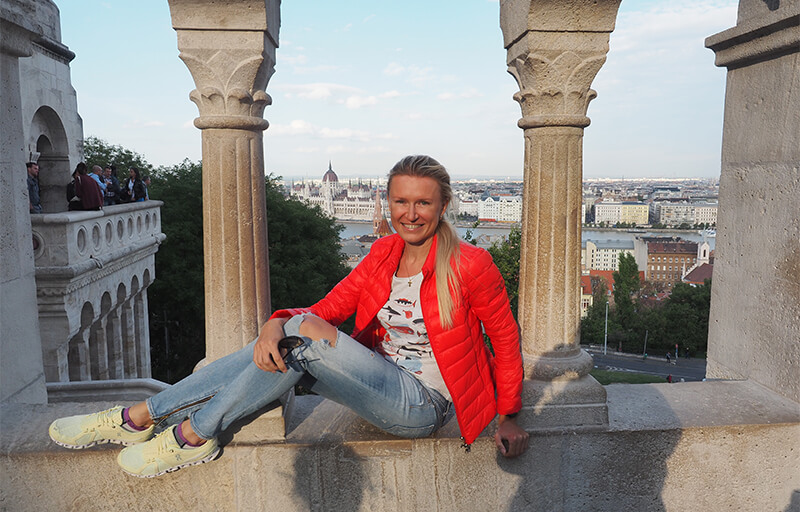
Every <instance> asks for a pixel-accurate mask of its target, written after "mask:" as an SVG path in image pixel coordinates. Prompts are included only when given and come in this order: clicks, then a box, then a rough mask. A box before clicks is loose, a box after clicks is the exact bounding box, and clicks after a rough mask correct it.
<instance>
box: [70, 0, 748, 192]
mask: <svg viewBox="0 0 800 512" xmlns="http://www.w3.org/2000/svg"><path fill="white" fill-rule="evenodd" d="M56 3H57V5H58V7H59V9H60V11H61V29H62V42H63V43H64V44H65V45H67V46H68V47H69V48H70V49H71V50H72V51H73V52H75V53H76V55H77V56H76V58H75V60H73V61H72V63H71V70H72V84H73V87H74V88H75V89H76V91H77V94H78V112H79V114H80V115H81V117H82V118H83V129H84V135H85V136H96V137H99V138H100V139H103V140H105V141H107V142H109V143H111V144H118V145H121V146H124V147H125V148H127V149H131V150H133V151H136V152H138V153H141V154H143V155H144V156H145V158H146V159H147V160H148V161H149V162H150V163H152V164H154V165H157V166H158V165H174V164H177V163H179V162H181V161H183V159H184V158H189V159H191V160H200V158H201V147H200V137H201V135H200V131H199V130H198V129H197V128H195V127H194V125H193V120H194V119H195V118H196V117H197V116H198V112H197V108H196V106H195V105H194V104H193V103H191V102H190V101H189V92H190V91H191V90H192V89H194V83H193V81H192V78H191V75H190V74H189V71H188V68H186V66H185V65H184V64H183V62H182V61H181V60H180V59H179V58H178V53H179V52H178V49H177V39H176V34H175V31H174V30H173V29H172V25H171V22H170V15H169V8H168V4H167V0H137V1H136V2H120V1H112V0H61V1H57V2H56ZM737 3H738V2H737V1H736V0H623V1H622V4H621V6H620V10H619V15H618V17H617V23H616V29H615V31H614V32H613V33H612V34H611V40H610V48H611V49H610V51H609V53H608V55H607V60H606V63H605V65H604V66H603V68H602V69H601V70H600V72H599V73H598V75H597V77H596V78H595V80H594V82H593V83H592V88H593V89H594V90H595V91H597V98H595V99H594V100H593V101H592V102H591V103H590V105H589V111H588V116H589V117H590V119H591V125H590V126H589V127H588V128H586V130H585V132H584V160H583V162H584V176H585V177H587V178H601V177H610V178H637V177H667V178H680V177H710V178H716V177H718V176H719V172H720V148H721V139H722V118H723V114H722V112H723V104H724V96H725V69H724V68H717V67H715V66H714V53H713V52H712V51H711V50H709V49H707V48H705V47H704V43H703V42H704V39H705V38H706V37H708V36H709V35H712V34H715V33H717V32H721V31H722V30H725V29H728V28H730V27H732V26H734V25H735V23H736V10H737V7H736V6H737ZM499 8H500V7H499V2H498V1H496V0H495V1H489V0H426V1H423V0H403V1H397V0H385V1H380V2H375V1H366V0H348V1H347V2H331V1H329V0H328V1H325V0H284V1H283V2H282V5H281V27H280V47H279V48H278V50H277V64H276V66H275V73H274V75H273V76H272V78H271V79H270V81H269V84H268V86H267V93H268V94H269V95H270V96H271V97H272V99H273V103H272V105H271V106H269V107H267V109H266V110H265V113H264V117H265V118H266V119H267V120H268V121H269V123H270V127H269V128H268V129H267V130H266V131H265V132H264V147H265V151H264V153H265V155H264V160H265V172H267V173H273V174H275V175H280V176H283V177H285V178H300V177H306V178H320V177H321V176H322V174H323V173H324V172H325V170H326V169H327V168H328V163H329V162H331V164H332V166H333V169H334V170H335V171H336V172H337V174H338V175H339V176H340V177H343V178H347V177H365V178H374V177H378V176H385V174H386V172H387V171H388V170H389V169H390V168H391V166H392V165H393V164H394V163H395V162H396V161H397V160H399V159H400V158H401V157H403V156H404V155H407V154H429V155H431V156H433V157H434V158H436V159H437V160H439V161H440V162H441V163H442V164H444V165H445V167H447V169H448V170H449V171H450V173H451V175H453V177H454V178H467V177H494V178H499V179H504V178H511V179H515V178H517V179H518V178H520V177H521V176H522V173H523V150H524V146H523V132H522V130H521V129H519V128H518V127H517V121H518V120H519V118H520V117H521V111H520V108H519V105H518V104H517V103H516V102H515V101H514V100H513V98H512V96H513V95H514V93H515V92H517V91H518V90H519V88H518V86H517V84H516V82H515V81H514V79H513V77H512V76H511V75H510V74H508V73H507V71H506V64H505V62H506V51H505V49H504V48H503V39H502V33H501V31H500V24H499Z"/></svg>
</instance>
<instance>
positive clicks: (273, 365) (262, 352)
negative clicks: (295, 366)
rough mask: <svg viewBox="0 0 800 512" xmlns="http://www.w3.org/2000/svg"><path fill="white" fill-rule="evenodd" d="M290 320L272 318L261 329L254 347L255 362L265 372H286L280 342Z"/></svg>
mask: <svg viewBox="0 0 800 512" xmlns="http://www.w3.org/2000/svg"><path fill="white" fill-rule="evenodd" d="M288 320H289V319H288V318H272V319H270V320H267V323H265V324H264V326H263V327H262V328H261V332H260V333H259V334H258V338H257V339H256V344H255V347H253V362H254V363H255V364H256V366H258V367H259V368H261V369H262V370H264V371H265V372H273V373H274V372H276V371H277V372H285V371H286V364H285V363H284V362H283V354H281V349H280V348H279V347H278V342H279V341H280V340H281V339H282V338H283V337H284V336H285V334H284V333H283V324H285V323H286V322H287V321H288Z"/></svg>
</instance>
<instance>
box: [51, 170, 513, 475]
mask: <svg viewBox="0 0 800 512" xmlns="http://www.w3.org/2000/svg"><path fill="white" fill-rule="evenodd" d="M387 188H388V196H389V210H390V213H391V220H392V225H393V227H394V229H395V231H396V234H394V235H391V236H388V237H384V238H381V239H379V240H378V241H377V242H375V243H374V244H373V246H372V248H371V250H370V253H369V255H367V256H366V257H365V258H364V260H363V261H362V262H361V263H360V264H359V265H358V267H356V268H355V269H354V270H353V271H352V272H351V273H350V275H348V276H347V277H346V278H345V279H344V280H342V281H341V282H340V283H339V284H337V285H336V286H335V287H334V288H333V290H331V292H330V293H328V295H326V296H325V298H323V299H322V300H320V301H319V302H317V303H316V304H314V305H313V306H311V307H309V308H304V309H290V310H280V311H277V312H275V313H274V314H273V315H272V317H271V318H270V319H269V320H268V321H267V322H266V323H265V324H264V326H263V328H262V329H261V332H260V334H259V336H258V338H257V339H256V340H255V341H253V342H252V343H250V344H249V345H248V346H246V347H245V348H243V349H241V350H239V351H238V352H235V353H233V354H230V355H228V356H226V357H224V358H222V359H219V360H218V361H215V362H213V363H211V364H210V365H208V366H206V367H205V368H203V369H202V370H200V371H198V372H196V373H194V374H192V375H190V376H189V377H187V378H186V379H184V380H182V381H181V382H179V383H177V384H175V385H174V386H172V387H171V388H169V389H167V390H165V391H162V392H161V393H159V394H157V395H155V396H153V397H151V398H149V399H147V400H146V401H145V402H141V403H139V404H136V405H134V406H132V407H130V408H122V407H115V408H113V409H110V410H108V411H102V412H100V413H95V414H90V415H86V416H72V417H69V418H62V419H59V420H56V421H55V422H53V424H52V425H51V426H50V436H51V438H52V439H53V440H54V441H55V442H56V443H58V444H60V445H62V446H66V447H68V448H86V447H89V446H93V445H94V444H98V443H107V442H113V443H118V444H126V445H131V446H128V447H127V448H125V449H124V450H122V452H120V454H119V457H118V459H117V460H118V462H119V464H120V465H121V466H122V468H123V470H124V471H126V472H128V473H130V474H132V475H135V476H140V477H151V476H158V475H161V474H164V473H167V472H170V471H174V470H176V469H180V468H182V467H185V466H189V465H194V464H200V463H203V462H208V461H210V460H213V459H214V457H216V455H217V453H218V452H219V445H218V443H217V440H216V439H217V437H218V436H219V434H220V433H221V432H222V431H224V430H225V429H226V428H228V427H229V426H230V425H231V424H232V423H233V422H234V421H236V420H237V419H239V418H241V417H243V416H246V415H248V414H252V413H253V412H255V411H257V410H259V409H260V408H262V407H264V406H265V405H267V404H269V403H271V402H273V401H274V400H276V399H277V398H278V397H279V396H280V395H282V394H283V393H284V392H286V391H287V390H289V389H290V388H291V387H292V386H294V385H295V384H298V383H302V384H304V385H305V386H306V387H308V388H310V389H311V390H312V391H314V392H316V393H318V394H320V395H322V396H324V397H326V398H329V399H331V400H334V401H336V402H338V403H341V404H344V405H346V406H347V407H349V408H350V409H352V410H353V411H355V412H356V413H358V414H359V415H360V416H362V417H363V418H364V419H366V420H367V421H369V422H370V423H372V424H373V425H376V426H377V427H379V428H381V429H383V430H385V431H387V432H389V433H391V434H394V435H397V436H401V437H409V438H418V437H425V436H429V435H431V434H432V433H434V432H435V431H436V430H438V429H439V428H440V427H441V426H442V425H443V424H444V423H445V422H446V421H447V420H448V419H449V417H450V416H451V412H452V411H453V410H454V412H455V416H456V417H457V419H458V424H459V428H460V430H461V434H462V439H463V441H464V446H465V447H466V448H467V449H469V446H470V445H471V443H472V442H473V441H474V440H475V439H476V438H477V437H478V435H479V434H480V433H481V432H482V431H483V429H484V428H485V427H486V426H487V425H488V424H489V423H490V422H491V421H492V420H493V419H494V418H495V417H496V416H497V415H498V414H499V415H500V416H499V419H498V424H499V428H498V430H497V434H496V435H495V444H496V445H497V448H498V450H499V451H500V453H502V454H503V455H504V456H506V457H515V456H517V455H520V454H521V453H522V452H524V451H525V449H526V448H527V444H528V434H527V433H526V432H525V431H524V430H523V429H522V428H520V427H519V426H518V425H517V424H516V420H515V416H516V413H517V412H518V411H519V410H520V408H521V406H522V402H521V398H520V395H521V390H522V357H521V352H520V346H519V335H518V332H519V331H518V327H517V324H516V322H515V321H514V319H513V317H512V315H511V311H510V309H509V305H508V298H507V296H506V292H505V286H504V283H503V279H502V277H501V276H500V273H499V271H498V270H497V267H495V265H494V263H493V262H492V259H491V256H490V255H489V254H488V253H487V252H486V251H484V250H483V249H480V248H477V247H474V246H472V245H469V244H466V243H463V242H461V241H460V240H459V238H458V235H457V234H456V232H455V230H454V229H453V227H452V226H451V225H450V224H449V223H448V222H447V221H446V220H445V219H444V212H445V210H446V208H447V205H448V203H449V202H450V200H451V198H452V190H451V188H450V177H449V175H448V174H447V171H446V170H445V168H444V167H443V166H442V165H441V164H439V163H438V162H437V161H436V160H434V159H433V158H431V157H428V156H409V157H406V158H403V159H402V160H401V161H400V162H398V163H397V164H396V165H395V166H394V167H393V168H392V170H391V171H390V172H389V182H388V186H387ZM353 313H355V314H356V323H355V330H354V332H353V333H352V334H351V335H350V336H348V335H346V334H344V333H342V332H340V331H338V330H337V328H336V326H337V325H339V324H340V323H341V322H343V321H344V320H346V319H347V318H349V317H350V316H351V315H352V314H353ZM484 331H485V332H486V334H488V335H489V337H490V339H491V341H492V347H493V349H494V354H492V353H491V352H490V351H489V349H488V348H487V347H486V345H485V344H484V341H483V332H484ZM161 422H169V423H175V422H179V423H177V424H173V426H171V427H169V428H168V429H166V430H164V431H163V432H162V433H160V434H158V435H156V436H155V437H153V432H154V429H155V425H156V424H157V423H161Z"/></svg>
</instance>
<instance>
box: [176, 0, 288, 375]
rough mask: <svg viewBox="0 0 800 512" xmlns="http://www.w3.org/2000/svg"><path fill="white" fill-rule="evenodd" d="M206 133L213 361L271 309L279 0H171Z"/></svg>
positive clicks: (244, 339)
mask: <svg viewBox="0 0 800 512" xmlns="http://www.w3.org/2000/svg"><path fill="white" fill-rule="evenodd" d="M169 4H170V12H171V15H172V26H173V28H175V30H176V31H177V33H178V48H179V49H180V52H181V53H180V58H181V59H182V60H183V61H184V63H186V65H187V67H188V68H189V71H190V72H191V74H192V77H193V78H194V81H195V85H196V86H197V88H196V89H195V90H194V91H192V92H191V94H190V95H189V97H190V99H191V100H192V101H193V102H194V103H195V104H196V105H197V108H198V110H199V113H200V117H198V118H197V119H195V126H197V127H198V128H200V129H201V130H202V131H203V135H202V137H203V232H204V240H205V244H204V252H205V255H204V261H205V299H206V300H205V303H206V306H205V308H206V362H210V361H213V360H215V359H218V358H220V357H222V356H224V355H226V354H228V353H230V352H233V351H235V350H237V349H239V348H241V347H243V346H244V345H246V344H247V343H249V342H250V341H252V340H253V339H254V338H255V337H256V335H257V334H258V330H259V328H260V326H261V324H263V322H264V321H266V319H267V317H268V315H269V312H270V300H269V259H268V253H267V224H266V205H265V199H264V160H263V134H262V132H263V130H264V129H266V128H267V126H268V123H267V121H266V120H264V119H263V118H262V116H263V113H264V108H265V107H266V106H267V105H269V104H270V103H271V98H270V97H269V96H268V95H267V93H266V92H265V90H266V87H267V82H268V81H269V78H270V77H271V76H272V73H273V72H274V65H275V48H276V47H277V46H278V27H279V26H280V11H279V5H280V3H279V1H278V0H242V1H239V2H234V3H230V2H215V1H212V0H170V2H169Z"/></svg>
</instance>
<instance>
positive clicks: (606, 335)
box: [603, 299, 608, 355]
mask: <svg viewBox="0 0 800 512" xmlns="http://www.w3.org/2000/svg"><path fill="white" fill-rule="evenodd" d="M607 352H608V299H606V329H605V334H603V355H606V353H607Z"/></svg>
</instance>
